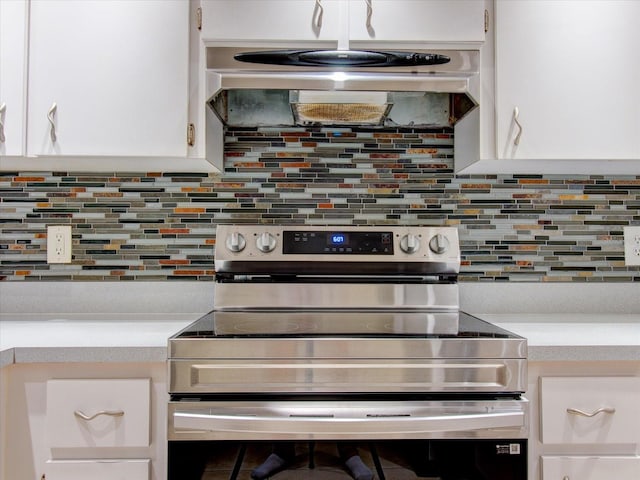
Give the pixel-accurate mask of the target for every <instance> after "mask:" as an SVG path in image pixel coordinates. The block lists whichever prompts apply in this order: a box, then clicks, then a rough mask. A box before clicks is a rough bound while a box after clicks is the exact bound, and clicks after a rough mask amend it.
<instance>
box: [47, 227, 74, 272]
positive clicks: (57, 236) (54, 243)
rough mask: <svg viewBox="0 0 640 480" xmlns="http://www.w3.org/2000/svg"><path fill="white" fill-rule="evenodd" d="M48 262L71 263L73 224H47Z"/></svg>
mask: <svg viewBox="0 0 640 480" xmlns="http://www.w3.org/2000/svg"><path fill="white" fill-rule="evenodd" d="M47 263H71V225H48V226H47Z"/></svg>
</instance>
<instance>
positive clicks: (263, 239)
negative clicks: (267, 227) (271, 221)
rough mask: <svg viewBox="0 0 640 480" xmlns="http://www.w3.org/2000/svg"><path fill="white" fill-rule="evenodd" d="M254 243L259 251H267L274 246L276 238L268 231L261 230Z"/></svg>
mask: <svg viewBox="0 0 640 480" xmlns="http://www.w3.org/2000/svg"><path fill="white" fill-rule="evenodd" d="M256 245H257V247H258V250H260V251H261V252H263V253H269V252H272V251H273V250H274V249H275V248H276V239H275V237H274V236H273V235H271V234H270V233H269V232H263V233H261V234H260V235H258V239H257V240H256Z"/></svg>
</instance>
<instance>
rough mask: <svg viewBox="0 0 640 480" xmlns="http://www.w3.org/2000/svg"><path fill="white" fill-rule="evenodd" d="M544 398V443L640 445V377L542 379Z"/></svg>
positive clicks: (542, 405)
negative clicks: (639, 410) (639, 408)
mask: <svg viewBox="0 0 640 480" xmlns="http://www.w3.org/2000/svg"><path fill="white" fill-rule="evenodd" d="M540 397H541V398H540V405H541V406H540V408H541V413H540V415H541V418H542V428H541V441H542V443H547V444H585V443H591V444H614V443H617V444H635V443H638V442H639V441H640V415H639V414H638V405H640V378H638V377H542V378H541V379H540ZM576 410H579V411H581V412H584V413H585V414H587V415H590V416H586V415H581V414H580V413H579V412H577V411H576Z"/></svg>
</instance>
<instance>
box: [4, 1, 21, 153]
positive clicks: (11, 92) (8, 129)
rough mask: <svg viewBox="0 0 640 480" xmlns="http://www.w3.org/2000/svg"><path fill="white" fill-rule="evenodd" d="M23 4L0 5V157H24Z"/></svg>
mask: <svg viewBox="0 0 640 480" xmlns="http://www.w3.org/2000/svg"><path fill="white" fill-rule="evenodd" d="M26 32H27V2H26V0H16V1H11V2H5V1H0V155H2V156H5V155H22V154H23V153H24V139H25V136H24V128H25V111H26V108H25V81H26V76H25V72H26V58H27V52H26V44H27V42H26V40H27V39H26Z"/></svg>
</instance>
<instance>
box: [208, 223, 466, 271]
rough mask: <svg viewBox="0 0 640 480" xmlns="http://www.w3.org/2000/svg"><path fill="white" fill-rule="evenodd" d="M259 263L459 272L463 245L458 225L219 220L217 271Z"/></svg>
mask: <svg viewBox="0 0 640 480" xmlns="http://www.w3.org/2000/svg"><path fill="white" fill-rule="evenodd" d="M287 263H289V265H288V267H286V268H285V264H287ZM249 264H252V265H249ZM256 264H261V266H259V267H257V268H258V269H259V270H261V271H262V270H267V269H268V268H273V269H274V271H293V270H296V271H300V272H301V273H302V272H304V271H305V270H306V269H307V268H309V269H314V270H318V269H322V270H327V271H329V270H331V269H332V268H334V269H335V268H336V267H337V268H339V269H342V270H347V269H348V268H350V269H351V270H352V271H353V272H354V274H355V272H358V271H367V270H371V269H372V268H373V265H377V266H376V267H375V269H376V270H378V271H379V270H382V269H383V268H384V269H389V270H392V271H397V272H403V271H410V270H415V269H416V268H417V267H416V264H422V265H423V266H422V267H420V270H421V271H422V270H429V269H435V270H437V271H441V270H445V271H447V272H450V271H455V272H458V271H459V268H460V245H459V240H458V230H457V229H456V228H454V227H423V226H399V225H384V226H355V225H349V226H330V225H326V226H324V225H323V226H311V225H309V226H298V225H289V226H287V225H245V224H241V225H218V226H217V230H216V249H215V267H216V271H217V272H225V271H238V270H241V269H247V271H250V270H251V269H252V268H253V269H255V268H256V267H255V265H256ZM294 264H295V265H294ZM340 264H342V266H339V265H340ZM347 264H351V266H349V267H348V266H347ZM354 264H356V265H355V266H354ZM269 265H270V266H269ZM383 265H384V267H383ZM403 265H405V266H406V265H412V266H411V267H408V269H407V268H405V267H403Z"/></svg>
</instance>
